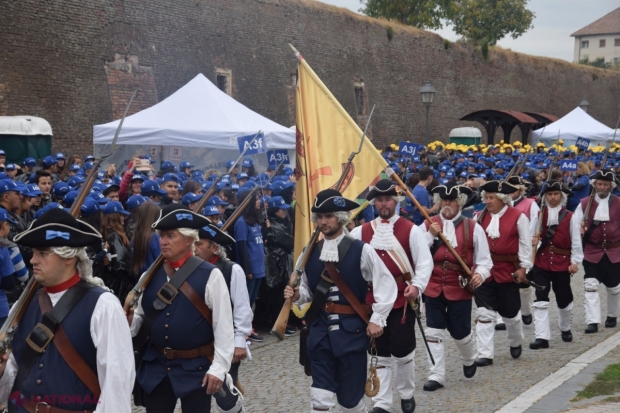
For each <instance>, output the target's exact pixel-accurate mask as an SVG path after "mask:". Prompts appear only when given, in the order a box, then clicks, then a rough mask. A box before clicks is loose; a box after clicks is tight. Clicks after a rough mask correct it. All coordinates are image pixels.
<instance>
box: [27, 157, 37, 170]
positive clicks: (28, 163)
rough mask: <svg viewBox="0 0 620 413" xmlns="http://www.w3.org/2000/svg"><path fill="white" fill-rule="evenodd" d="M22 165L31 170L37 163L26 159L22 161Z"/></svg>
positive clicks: (31, 159)
mask: <svg viewBox="0 0 620 413" xmlns="http://www.w3.org/2000/svg"><path fill="white" fill-rule="evenodd" d="M24 165H25V166H27V167H28V168H32V167H33V166H37V161H36V159H34V158H26V159H24Z"/></svg>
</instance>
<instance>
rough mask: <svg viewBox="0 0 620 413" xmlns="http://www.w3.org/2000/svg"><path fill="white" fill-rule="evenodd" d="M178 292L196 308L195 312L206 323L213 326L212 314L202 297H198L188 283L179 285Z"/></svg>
mask: <svg viewBox="0 0 620 413" xmlns="http://www.w3.org/2000/svg"><path fill="white" fill-rule="evenodd" d="M179 290H181V292H182V293H183V295H184V296H185V297H187V299H188V300H189V301H190V302H191V303H192V304H193V305H194V307H196V310H198V311H199V312H200V314H202V316H203V317H204V318H205V319H206V320H207V323H209V324H210V325H213V313H212V312H211V309H210V308H209V307H207V304H206V303H205V300H204V297H201V296H199V295H198V293H197V292H196V290H194V289H193V288H192V286H191V285H189V283H183V284H181V287H180V288H179Z"/></svg>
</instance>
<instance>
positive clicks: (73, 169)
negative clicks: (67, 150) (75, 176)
mask: <svg viewBox="0 0 620 413" xmlns="http://www.w3.org/2000/svg"><path fill="white" fill-rule="evenodd" d="M69 170H70V171H71V172H77V171H79V170H80V165H78V164H76V163H74V164H73V165H71V166H70V167H69Z"/></svg>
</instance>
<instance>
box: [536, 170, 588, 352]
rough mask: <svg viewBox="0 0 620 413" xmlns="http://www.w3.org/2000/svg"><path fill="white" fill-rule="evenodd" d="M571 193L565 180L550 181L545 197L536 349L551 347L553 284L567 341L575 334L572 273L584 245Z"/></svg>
mask: <svg viewBox="0 0 620 413" xmlns="http://www.w3.org/2000/svg"><path fill="white" fill-rule="evenodd" d="M567 194H570V190H569V189H568V188H567V187H566V186H565V185H564V184H563V183H562V181H548V182H547V183H546V184H545V186H544V187H543V190H542V193H541V196H542V199H543V202H544V203H545V204H546V208H545V209H544V212H543V214H542V216H541V217H540V219H541V220H542V221H541V223H542V225H541V229H540V234H539V236H540V240H539V239H537V238H534V245H537V244H538V242H539V241H540V242H541V243H540V244H538V245H539V246H538V250H537V252H536V257H534V267H533V268H532V272H531V274H530V279H531V280H532V281H533V282H535V283H536V284H537V285H540V286H543V287H544V290H540V291H538V290H537V291H536V301H535V302H534V305H533V307H534V333H535V335H536V340H535V341H534V342H533V343H530V348H531V349H532V350H538V349H541V348H549V339H550V338H551V330H550V328H549V291H550V290H551V287H553V292H554V293H555V300H556V302H557V304H558V326H559V327H560V332H561V335H562V340H563V341H565V342H570V341H573V334H572V333H571V326H572V315H571V313H572V309H573V291H572V290H571V286H570V280H571V274H574V273H576V272H577V271H578V270H579V267H578V265H579V264H580V263H581V262H582V261H583V248H582V245H581V235H580V232H579V225H580V221H579V220H578V219H576V217H575V215H574V214H573V213H572V212H571V211H569V210H568V209H566V200H567Z"/></svg>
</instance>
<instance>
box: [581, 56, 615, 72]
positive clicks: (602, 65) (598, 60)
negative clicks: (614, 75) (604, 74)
mask: <svg viewBox="0 0 620 413" xmlns="http://www.w3.org/2000/svg"><path fill="white" fill-rule="evenodd" d="M579 64H580V65H588V66H594V67H598V68H601V69H609V68H611V67H612V65H611V63H607V62H605V58H604V57H599V58H596V59H594V60H590V58H589V57H588V56H586V57H584V58H583V59H581V60H580V61H579Z"/></svg>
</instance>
